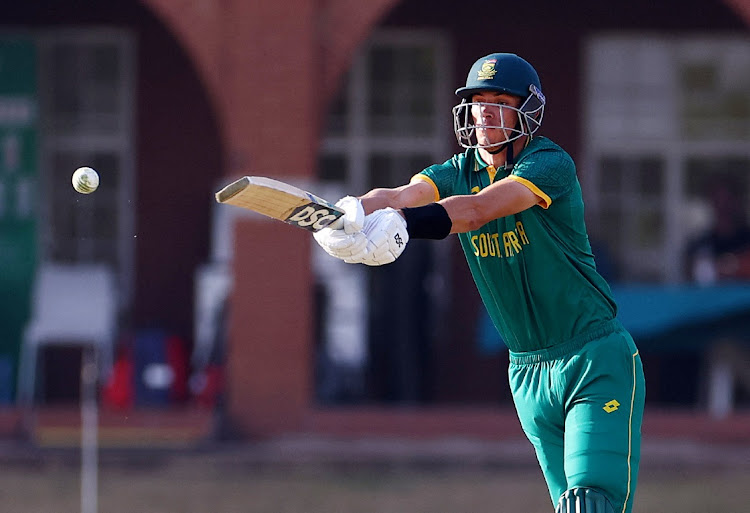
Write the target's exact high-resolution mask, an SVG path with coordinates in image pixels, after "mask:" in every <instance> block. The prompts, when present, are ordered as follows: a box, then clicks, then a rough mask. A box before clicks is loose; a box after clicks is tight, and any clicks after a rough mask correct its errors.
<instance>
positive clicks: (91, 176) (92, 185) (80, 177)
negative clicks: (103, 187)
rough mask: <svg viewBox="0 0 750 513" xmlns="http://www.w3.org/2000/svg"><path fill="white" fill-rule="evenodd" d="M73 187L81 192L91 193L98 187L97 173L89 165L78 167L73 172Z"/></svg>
mask: <svg viewBox="0 0 750 513" xmlns="http://www.w3.org/2000/svg"><path fill="white" fill-rule="evenodd" d="M72 181H73V188H74V189H75V190H76V191H78V192H80V193H81V194H91V193H92V192H94V191H95V190H96V188H97V187H99V174H98V173H97V172H96V171H94V170H93V169H92V168H90V167H79V168H78V169H76V170H75V172H74V173H73V180H72Z"/></svg>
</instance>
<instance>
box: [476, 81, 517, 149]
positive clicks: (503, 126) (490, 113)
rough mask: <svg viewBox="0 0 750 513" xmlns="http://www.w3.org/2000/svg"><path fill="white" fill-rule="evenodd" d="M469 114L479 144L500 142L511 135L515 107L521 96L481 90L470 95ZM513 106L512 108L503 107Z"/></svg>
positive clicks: (513, 126) (487, 144)
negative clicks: (470, 105) (472, 120)
mask: <svg viewBox="0 0 750 513" xmlns="http://www.w3.org/2000/svg"><path fill="white" fill-rule="evenodd" d="M471 101H472V103H474V105H472V107H471V116H472V118H473V119H474V124H475V125H476V127H477V129H476V135H477V142H478V143H479V145H480V146H490V145H493V144H501V143H503V142H505V141H507V140H508V139H510V138H511V137H513V134H514V132H513V128H515V127H516V124H517V122H518V112H517V111H516V110H514V109H517V108H519V107H520V106H521V98H519V97H518V96H514V95H511V94H506V93H498V92H494V91H482V92H480V93H477V94H474V95H473V96H472V97H471ZM504 106H508V107H513V108H512V109H506V108H503V107H504Z"/></svg>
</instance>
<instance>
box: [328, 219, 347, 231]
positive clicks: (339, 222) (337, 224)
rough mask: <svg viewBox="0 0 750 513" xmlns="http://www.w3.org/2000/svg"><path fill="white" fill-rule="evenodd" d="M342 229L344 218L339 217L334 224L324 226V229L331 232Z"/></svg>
mask: <svg viewBox="0 0 750 513" xmlns="http://www.w3.org/2000/svg"><path fill="white" fill-rule="evenodd" d="M343 227H344V216H341V217H339V218H338V219H336V220H335V221H334V222H332V223H331V224H329V225H328V226H326V228H331V229H332V230H340V229H342V228H343Z"/></svg>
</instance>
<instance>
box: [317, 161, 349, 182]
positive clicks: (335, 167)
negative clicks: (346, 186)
mask: <svg viewBox="0 0 750 513" xmlns="http://www.w3.org/2000/svg"><path fill="white" fill-rule="evenodd" d="M318 176H319V177H320V179H321V180H323V181H330V182H345V181H346V178H347V161H346V157H345V156H344V155H339V154H336V155H323V156H321V158H320V164H319V166H318Z"/></svg>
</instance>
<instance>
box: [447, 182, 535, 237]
mask: <svg viewBox="0 0 750 513" xmlns="http://www.w3.org/2000/svg"><path fill="white" fill-rule="evenodd" d="M538 203H539V197H538V196H536V195H535V194H534V193H533V192H532V191H531V190H530V189H528V188H527V187H526V186H525V185H522V184H520V183H518V182H515V181H512V180H508V179H503V180H501V181H500V182H496V183H495V184H493V185H491V186H489V187H487V188H485V189H484V190H482V191H481V192H480V193H478V194H471V195H461V196H451V197H449V198H445V199H443V200H441V201H440V204H441V205H442V206H443V207H444V208H445V210H446V212H448V215H449V216H450V218H451V222H452V227H451V233H464V232H470V231H473V230H477V229H479V228H480V227H482V226H484V225H485V224H487V223H489V222H490V221H492V220H493V219H498V218H501V217H506V216H509V215H513V214H517V213H518V212H521V211H523V210H526V209H527V208H531V207H533V206H534V205H536V204H538Z"/></svg>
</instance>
